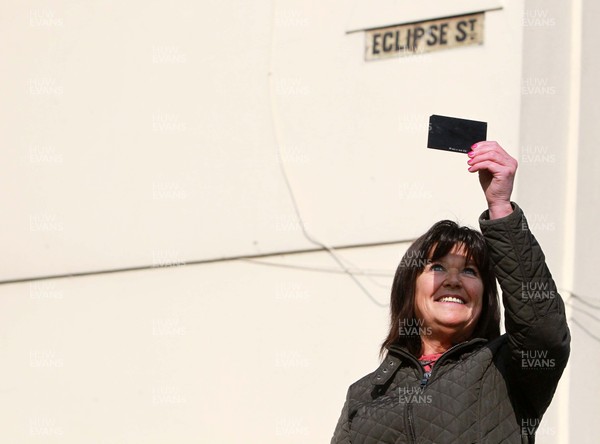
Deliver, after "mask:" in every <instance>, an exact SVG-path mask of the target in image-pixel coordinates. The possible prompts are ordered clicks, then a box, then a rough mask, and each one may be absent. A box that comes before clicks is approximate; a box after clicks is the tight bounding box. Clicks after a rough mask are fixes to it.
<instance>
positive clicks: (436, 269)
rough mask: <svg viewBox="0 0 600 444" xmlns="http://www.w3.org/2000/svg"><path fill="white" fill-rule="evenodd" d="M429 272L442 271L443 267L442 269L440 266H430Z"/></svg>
mask: <svg viewBox="0 0 600 444" xmlns="http://www.w3.org/2000/svg"><path fill="white" fill-rule="evenodd" d="M430 270H431V271H444V267H442V266H441V265H440V264H431V268H430Z"/></svg>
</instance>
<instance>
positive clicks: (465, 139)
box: [427, 114, 487, 153]
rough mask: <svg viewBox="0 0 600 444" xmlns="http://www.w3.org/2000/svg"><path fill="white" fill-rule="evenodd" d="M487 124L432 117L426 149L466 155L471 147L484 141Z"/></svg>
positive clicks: (453, 118) (454, 118)
mask: <svg viewBox="0 0 600 444" xmlns="http://www.w3.org/2000/svg"><path fill="white" fill-rule="evenodd" d="M486 138H487V122H479V121H477V120H467V119H458V118H456V117H446V116H438V115H435V114H434V115H432V116H430V117H429V137H428V138H427V148H434V149H436V150H445V151H455V152H457V153H468V152H469V151H471V145H473V144H474V143H477V142H481V141H483V140H486Z"/></svg>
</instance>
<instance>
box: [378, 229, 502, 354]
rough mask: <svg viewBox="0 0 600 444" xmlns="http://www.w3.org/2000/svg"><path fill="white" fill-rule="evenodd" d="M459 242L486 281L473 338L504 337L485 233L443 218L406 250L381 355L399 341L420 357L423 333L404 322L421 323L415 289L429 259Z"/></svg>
mask: <svg viewBox="0 0 600 444" xmlns="http://www.w3.org/2000/svg"><path fill="white" fill-rule="evenodd" d="M455 245H460V246H464V248H465V254H466V255H467V259H469V260H472V261H473V262H475V264H476V265H477V268H478V269H479V273H480V276H481V279H482V281H483V300H482V308H481V314H480V315H479V320H478V322H477V325H476V326H475V330H474V331H473V334H472V338H477V337H479V338H485V339H488V340H492V339H495V338H497V337H498V336H500V309H499V306H498V290H497V288H496V275H495V274H494V269H493V265H492V261H491V259H490V256H489V252H488V248H487V246H486V244H485V239H484V237H483V235H482V234H481V233H480V232H478V231H476V230H473V229H472V228H469V227H460V226H459V225H458V224H457V223H456V222H452V221H450V220H442V221H440V222H437V223H436V224H434V225H433V226H432V227H431V228H430V229H429V230H428V231H427V232H426V233H425V234H423V235H422V236H421V237H419V238H418V239H417V240H416V241H414V242H413V244H412V245H411V246H410V247H409V248H408V250H406V253H404V256H403V257H402V259H401V260H400V264H399V265H398V268H397V270H396V275H395V276H394V283H393V284H392V294H391V304H390V315H391V321H390V332H389V334H388V336H387V338H386V339H385V341H383V344H382V345H381V355H382V356H383V355H384V353H385V352H386V349H387V348H388V347H389V346H390V345H392V344H394V343H395V344H398V345H400V346H404V347H406V348H407V349H408V351H409V352H410V353H412V354H413V355H415V356H417V357H419V353H420V351H421V336H420V335H419V333H418V331H417V330H418V329H416V328H409V329H404V330H403V332H402V334H401V326H402V325H412V326H417V325H419V321H418V320H417V318H416V314H415V290H416V281H417V277H419V275H420V274H421V273H422V272H423V270H424V269H425V266H426V265H427V263H428V262H429V260H432V261H436V260H439V259H440V258H442V257H444V256H445V255H447V254H448V253H449V252H450V251H451V250H452V248H453V247H454V246H455Z"/></svg>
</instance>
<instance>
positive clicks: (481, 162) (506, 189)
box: [468, 142, 518, 219]
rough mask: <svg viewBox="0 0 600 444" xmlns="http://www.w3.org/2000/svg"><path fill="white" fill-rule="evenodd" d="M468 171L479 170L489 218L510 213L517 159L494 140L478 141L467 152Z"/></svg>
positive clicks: (496, 217)
mask: <svg viewBox="0 0 600 444" xmlns="http://www.w3.org/2000/svg"><path fill="white" fill-rule="evenodd" d="M468 164H469V171H470V172H472V173H474V172H475V171H478V172H479V183H480V184H481V188H482V189H483V192H484V194H485V199H486V200H487V204H488V208H489V210H490V219H498V218H500V217H504V216H508V215H509V214H510V213H512V211H513V210H512V206H511V204H510V195H511V194H512V189H513V182H514V180H515V173H516V172H517V166H518V164H517V160H516V159H514V158H513V157H511V156H510V155H509V154H508V153H507V152H506V151H504V149H503V148H502V147H501V146H500V145H498V143H496V142H478V143H476V144H475V145H473V146H472V147H471V151H470V152H469V161H468Z"/></svg>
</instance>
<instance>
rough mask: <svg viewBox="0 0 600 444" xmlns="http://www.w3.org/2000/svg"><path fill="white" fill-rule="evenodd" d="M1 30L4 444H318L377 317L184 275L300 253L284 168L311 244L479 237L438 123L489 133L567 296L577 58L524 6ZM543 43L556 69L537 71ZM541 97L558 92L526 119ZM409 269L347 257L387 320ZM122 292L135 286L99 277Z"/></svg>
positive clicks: (475, 208) (249, 13) (325, 280)
mask: <svg viewBox="0 0 600 444" xmlns="http://www.w3.org/2000/svg"><path fill="white" fill-rule="evenodd" d="M499 6H502V7H503V9H501V10H496V11H491V12H488V13H487V14H486V19H485V20H486V21H485V42H484V44H483V45H482V46H473V47H465V48H458V49H453V50H448V51H440V52H436V53H432V54H427V55H421V56H415V57H407V58H399V59H392V60H385V61H377V62H368V63H367V62H365V61H364V60H363V51H364V42H363V35H362V34H361V33H351V34H347V31H351V30H354V29H359V28H364V27H369V26H377V25H388V24H394V23H401V22H405V21H411V20H417V19H426V18H436V17H440V16H446V15H453V14H457V13H464V12H471V11H478V10H481V9H487V8H496V7H499ZM536 7H537V8H541V9H543V8H544V6H540V5H537V6H536V5H533V6H532V5H531V4H530V5H528V6H526V8H536ZM0 8H1V9H0V20H1V22H0V24H1V27H2V28H3V29H5V33H6V35H8V36H10V41H4V42H3V43H0V45H2V46H0V48H1V54H2V55H3V60H5V62H4V68H3V73H4V76H3V78H4V81H3V82H1V83H0V94H1V96H2V97H3V98H4V101H3V103H4V106H3V107H1V108H0V113H1V115H0V122H1V123H0V125H2V126H1V127H0V128H1V131H2V134H3V141H2V147H3V149H4V152H5V153H6V155H5V169H4V171H5V173H4V175H3V177H2V178H1V179H0V181H1V182H0V189H1V190H3V195H2V200H1V201H2V205H3V207H2V209H3V210H4V211H3V212H2V214H3V224H4V229H3V230H2V233H3V234H2V241H3V242H2V244H3V245H4V246H5V250H6V251H8V252H9V254H5V255H4V256H3V259H1V260H2V267H0V277H1V279H2V280H3V281H4V282H10V281H19V282H13V283H5V284H4V285H2V286H0V304H1V309H0V317H1V318H0V319H1V322H0V325H1V327H0V350H1V353H2V357H3V362H5V365H3V366H0V381H1V382H0V384H2V385H1V387H0V393H2V397H0V398H1V401H0V418H1V419H0V421H1V423H0V428H2V430H3V433H2V434H3V437H6V439H10V440H12V441H13V442H23V441H27V440H30V439H40V440H42V439H43V440H44V441H45V442H81V440H82V439H85V441H86V442H98V443H105V442H123V443H138V442H139V443H149V442H173V441H174V440H176V441H177V442H264V443H267V442H289V443H306V442H326V441H327V440H328V439H329V437H330V435H331V433H332V432H333V427H334V426H335V422H336V420H337V417H338V415H339V411H340V409H341V406H342V402H343V398H344V396H345V392H346V388H347V386H348V384H350V383H351V382H353V381H354V380H356V379H358V378H359V377H361V376H362V375H364V374H365V373H367V372H370V371H372V370H373V369H374V367H375V366H376V365H377V362H378V360H377V351H378V347H379V344H380V342H381V340H382V339H383V336H384V335H385V330H386V328H387V308H385V307H381V306H379V305H378V304H376V303H374V302H373V301H371V300H369V298H368V297H367V296H366V295H365V294H364V293H363V292H362V291H361V290H360V289H359V288H358V287H357V286H356V285H355V284H354V283H353V282H352V281H351V280H350V279H349V278H348V276H346V275H344V274H341V273H339V272H337V271H339V267H338V266H337V264H336V263H335V262H334V261H333V260H332V259H331V257H329V256H328V255H327V254H326V253H323V252H319V253H305V254H298V255H282V256H272V257H269V258H263V259H261V261H263V262H264V261H269V262H276V263H280V264H284V265H294V266H296V267H311V268H318V269H320V270H318V271H315V270H306V269H300V268H284V267H281V266H268V265H265V264H258V263H256V262H249V261H236V260H231V261H220V262H214V263H203V264H190V263H191V262H194V261H203V260H210V259H219V258H227V257H236V256H239V255H256V254H265V253H271V252H275V253H277V252H288V251H292V250H302V249H309V248H314V247H315V246H314V245H313V244H312V243H310V242H309V241H308V240H307V239H305V238H304V236H303V235H302V232H301V230H300V226H299V222H298V219H297V217H296V214H295V212H294V208H293V205H292V201H291V199H290V195H289V193H288V190H287V188H286V184H285V181H284V177H283V175H282V171H281V168H280V164H279V158H281V159H282V161H283V163H284V166H285V169H286V171H287V174H288V177H289V182H290V184H291V186H292V188H293V190H294V193H295V196H296V198H297V202H298V207H299V209H300V212H301V213H302V216H303V218H304V220H305V222H306V225H307V227H308V229H309V231H310V232H311V233H312V234H313V235H314V236H315V237H316V238H318V239H319V240H321V241H323V242H326V243H327V244H330V245H348V244H352V245H354V244H361V243H369V242H386V241H398V240H407V239H411V238H414V237H415V236H416V235H418V234H420V233H422V232H423V231H425V230H426V229H427V228H428V227H429V226H430V225H431V223H433V222H434V221H436V220H439V219H441V218H451V219H459V220H460V221H462V222H464V223H468V224H470V225H476V221H477V216H478V215H479V213H480V212H481V211H482V210H483V209H484V199H483V196H482V193H481V191H480V189H479V184H478V181H477V177H476V176H474V175H471V174H469V173H468V172H467V171H466V167H467V165H466V159H465V157H464V156H461V155H459V154H454V153H444V152H439V151H435V150H427V149H426V148H425V140H426V124H427V118H428V116H429V115H430V114H447V115H456V116H462V117H466V118H474V119H478V120H486V121H488V122H489V126H488V134H489V138H490V139H496V140H498V141H500V142H501V143H502V144H503V146H505V147H506V148H507V149H508V150H509V151H510V152H511V153H512V154H513V155H514V156H516V157H518V158H519V160H520V161H521V167H520V172H519V173H520V178H519V187H518V189H517V191H516V195H515V199H516V200H517V201H519V202H520V203H523V206H524V207H525V208H526V210H527V209H530V210H531V212H532V215H533V219H535V220H537V221H538V228H539V227H542V228H543V227H546V228H547V227H549V225H542V223H543V222H544V221H545V220H546V221H547V220H548V219H550V222H554V224H555V225H554V227H555V228H554V229H555V231H556V232H553V231H551V230H547V231H546V232H544V231H543V230H542V233H541V235H540V236H538V237H540V240H541V242H542V245H543V246H544V248H545V250H546V251H547V253H548V260H549V263H550V265H551V268H552V270H553V271H555V274H556V275H557V276H560V277H563V275H565V274H566V271H565V264H563V263H562V262H561V260H560V257H562V256H563V250H564V242H565V241H564V237H563V234H562V233H568V232H569V228H568V227H570V225H568V223H566V222H564V221H563V219H562V218H561V216H560V214H561V208H563V207H564V206H565V205H566V203H565V202H566V201H567V195H566V194H565V192H564V191H563V190H564V187H561V186H560V181H561V180H563V178H565V177H568V174H567V172H565V170H564V168H565V167H564V163H563V160H564V158H566V157H567V153H566V151H565V148H564V147H565V146H567V145H568V144H567V143H566V141H568V140H570V139H569V134H570V133H569V132H568V128H567V126H568V125H567V121H568V120H569V115H570V114H569V112H568V110H565V105H564V104H565V103H570V100H571V97H572V96H571V95H570V93H569V92H568V91H570V90H569V87H570V85H571V82H572V78H571V73H570V71H569V72H565V68H564V65H565V60H566V59H567V58H568V57H570V54H571V52H570V50H571V46H570V44H565V45H566V46H565V47H562V46H560V45H561V44H564V40H565V36H568V35H569V32H570V29H571V28H570V26H571V21H570V20H569V21H567V23H565V22H564V21H562V20H558V22H559V23H557V24H556V26H555V28H554V29H543V28H542V29H527V28H525V30H524V29H523V26H522V18H523V6H522V5H521V4H520V2H516V1H507V2H505V3H504V4H501V3H500V2H491V1H488V2H476V1H460V2H456V3H455V4H452V5H450V4H448V2H440V1H430V2H425V3H422V4H420V6H418V7H417V6H416V4H414V3H413V2H406V1H405V2H383V1H382V2H381V4H379V5H378V7H373V6H372V5H371V4H367V3H361V2H353V3H352V4H351V5H349V4H348V2H342V1H336V2H329V3H327V4H326V5H323V4H321V3H317V2H306V1H303V2H300V1H287V2H275V3H274V4H273V3H272V2H266V1H263V2H253V3H252V4H250V3H248V2H235V1H228V2H203V3H201V4H195V3H193V2H183V1H179V2H171V3H169V4H164V3H161V2H144V3H142V2H134V3H131V2H130V3H127V4H123V3H117V2H113V3H106V2H104V3H102V4H98V3H92V2H89V3H88V2H86V3H83V2H80V3H77V4H74V3H72V2H67V1H60V2H54V3H53V4H52V5H51V6H48V5H45V4H41V3H37V2H20V3H19V4H14V5H11V6H7V5H4V6H1V7H0ZM553 8H556V9H553V10H552V11H551V12H552V14H554V16H555V17H564V16H568V15H569V11H568V9H569V8H568V7H567V6H564V7H562V8H564V9H565V11H563V10H561V9H560V8H561V6H559V2H555V4H553ZM563 12H564V14H563ZM565 14H566V15H565ZM557 29H558V30H559V31H560V35H559V36H555V35H554V33H555V32H556V30H557ZM585 29H588V28H585ZM534 32H538V33H537V34H533V33H534ZM561 38H562V40H561ZM552 39H556V42H555V41H554V40H552ZM590 41H591V40H590ZM547 42H552V46H553V47H554V45H555V43H556V47H557V48H558V49H555V50H554V52H552V51H550V49H548V50H547V51H548V54H547V55H543V54H540V51H542V53H543V51H545V50H546V49H545V48H546V46H545V45H547V44H549V43H547ZM561 42H563V43H561ZM590 51H591V49H590ZM552 54H555V56H554V57H553V56H552ZM540 55H543V57H540ZM536 70H537V71H536ZM540 72H541V74H540ZM531 76H533V77H536V76H537V77H544V76H545V77H549V78H551V79H550V83H551V84H552V85H555V86H556V90H557V91H558V92H557V93H556V94H555V95H554V96H553V97H526V96H525V95H523V94H522V89H521V86H522V82H523V80H524V79H527V78H529V77H531ZM554 76H556V78H555V77H554ZM589 79H590V80H589V81H590V82H591V79H592V77H589ZM583 84H585V78H584V81H583ZM588 88H592V87H591V86H588ZM586 103H588V102H586ZM592 103H593V102H591V101H590V102H589V104H587V105H586V104H583V105H582V108H581V112H582V114H585V115H587V113H590V112H591V111H590V110H591V109H592V108H593V104H592ZM548 114H550V116H551V117H552V119H553V120H552V125H551V126H550V125H548V123H547V122H548V119H542V116H547V115H548ZM544 122H546V123H544ZM586 131H587V132H586ZM589 131H590V130H586V129H585V128H584V127H582V140H583V139H584V135H585V134H591V133H590V132H589ZM546 133H547V134H548V139H547V140H546V139H542V138H541V136H542V135H544V134H546ZM540 140H543V142H539V141H540ZM562 140H564V141H565V143H564V144H561V141H562ZM536 143H544V144H547V146H548V147H550V148H548V149H550V150H552V154H555V155H556V162H555V163H550V164H548V165H545V164H542V165H537V166H536V165H527V162H523V150H522V147H523V146H526V147H527V144H536ZM278 148H279V150H278ZM589 149H592V148H589ZM278 151H279V152H278ZM589 174H591V173H588V175H589ZM554 178H556V179H554ZM564 180H567V179H564ZM592 182H593V183H592V184H591V185H594V184H595V185H596V186H597V181H595V182H594V181H592ZM579 188H581V187H579ZM549 190H552V193H553V200H552V202H553V203H552V204H551V205H548V206H544V205H545V204H544V203H542V202H545V201H543V200H542V199H541V197H544V196H545V193H546V192H547V191H549ZM540 196H541V197H540ZM527 207H529V208H527ZM578 208H579V207H578ZM586 208H589V206H588V205H586V206H585V207H584V208H582V209H581V210H580V211H587V210H586ZM536 214H537V215H547V216H546V219H544V218H543V217H541V216H539V217H538V216H536ZM536 217H537V219H536ZM578 220H579V218H578ZM534 226H535V224H534ZM557 233H560V234H559V235H557ZM406 246H407V244H406V243H398V244H392V245H388V246H382V247H370V248H354V249H346V250H341V251H340V253H339V254H340V255H341V256H342V257H343V258H346V259H347V260H349V261H350V262H351V263H352V264H353V265H352V266H351V267H352V268H353V269H354V270H356V267H355V265H356V266H357V267H359V268H361V269H367V270H371V271H374V272H377V273H378V275H377V276H374V277H372V278H371V279H367V278H365V277H360V276H359V277H358V278H359V279H360V280H361V282H362V283H363V284H364V285H365V287H366V288H367V289H368V290H369V291H370V292H371V293H372V295H373V297H374V298H376V300H377V301H379V303H380V304H385V303H386V300H387V299H388V297H389V296H388V295H389V287H390V284H391V276H392V274H393V272H394V270H395V267H396V265H397V263H398V261H399V259H400V257H401V254H402V252H403V251H404V249H405V248H406ZM578 248H584V246H582V247H578ZM578 251H579V250H578ZM581 255H582V257H585V253H581ZM186 263H187V264H188V265H184V264H186ZM168 265H170V267H164V266H168ZM178 265H181V266H178ZM131 267H142V268H144V267H146V268H145V269H142V270H138V271H122V272H115V273H110V272H109V273H100V274H98V273H99V272H102V271H111V270H123V269H127V268H131ZM88 272H89V273H90V274H89V275H84V276H81V277H72V278H60V279H47V280H31V279H32V278H36V277H40V276H54V275H69V274H74V273H88ZM582 288H583V287H582ZM582 291H584V290H583V289H582ZM585 291H586V292H587V290H585ZM588 294H589V293H588ZM573 330H574V332H573V334H574V338H575V337H576V336H575V335H576V334H577V332H576V331H575V329H574V328H573ZM577 337H578V338H579V337H581V336H577ZM574 355H575V358H576V354H575V353H574ZM566 381H567V382H570V384H571V386H572V387H573V388H572V391H573V395H572V396H571V397H570V398H569V397H568V396H566V395H565V394H564V393H562V394H560V395H559V398H558V399H557V400H556V402H555V403H554V404H553V406H552V407H551V411H549V413H548V416H547V419H546V420H545V422H546V421H548V423H549V424H557V425H556V428H554V427H553V426H548V427H547V428H546V429H545V431H546V432H547V433H545V434H542V436H540V439H539V442H542V443H543V442H547V443H554V442H561V439H563V438H562V437H563V436H566V435H565V434H567V433H568V429H567V426H568V424H567V423H565V422H564V421H562V420H561V413H560V412H564V411H565V407H564V406H567V408H566V411H567V413H570V414H571V415H573V414H574V413H573V412H574V411H573V410H572V409H573V408H574V407H573V406H577V405H578V404H577V401H578V399H579V398H577V396H581V395H579V394H578V393H579V391H581V392H583V390H584V389H583V388H582V387H584V386H583V382H581V380H580V379H578V378H573V379H572V380H567V379H566ZM567 394H568V390H567ZM560 396H562V398H560ZM561 399H562V400H561ZM596 404H597V402H596ZM568 407H571V410H569V409H568ZM561 408H562V409H563V410H561ZM571 418H573V416H571ZM232 421H233V422H232ZM561 421H562V422H561ZM573 421H576V420H575V419H573ZM543 425H544V424H543ZM574 436H575V435H574ZM577 436H579V435H577ZM84 437H85V438H84Z"/></svg>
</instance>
